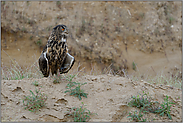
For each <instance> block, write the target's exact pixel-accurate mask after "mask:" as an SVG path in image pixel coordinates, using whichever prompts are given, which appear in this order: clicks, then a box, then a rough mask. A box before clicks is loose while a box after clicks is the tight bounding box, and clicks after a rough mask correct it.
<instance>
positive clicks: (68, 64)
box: [59, 53, 75, 74]
mask: <svg viewBox="0 0 183 123" xmlns="http://www.w3.org/2000/svg"><path fill="white" fill-rule="evenodd" d="M74 62H75V59H74V57H73V56H71V55H70V54H69V53H67V55H66V58H65V60H64V63H63V64H62V67H61V68H60V70H59V71H60V74H62V73H67V72H68V71H69V70H70V69H71V68H72V66H73V65H74Z"/></svg>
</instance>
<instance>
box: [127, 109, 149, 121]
mask: <svg viewBox="0 0 183 123" xmlns="http://www.w3.org/2000/svg"><path fill="white" fill-rule="evenodd" d="M128 118H131V120H132V121H135V122H146V121H147V119H143V114H142V113H141V111H139V114H138V113H137V111H135V112H133V114H132V113H131V112H129V116H128Z"/></svg>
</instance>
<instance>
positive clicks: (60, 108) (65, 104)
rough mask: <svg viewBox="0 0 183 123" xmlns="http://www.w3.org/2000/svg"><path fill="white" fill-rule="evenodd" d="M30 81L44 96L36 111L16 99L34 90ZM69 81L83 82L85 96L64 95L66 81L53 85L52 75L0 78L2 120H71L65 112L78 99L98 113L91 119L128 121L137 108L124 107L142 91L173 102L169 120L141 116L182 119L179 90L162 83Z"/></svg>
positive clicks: (90, 78)
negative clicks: (40, 77)
mask: <svg viewBox="0 0 183 123" xmlns="http://www.w3.org/2000/svg"><path fill="white" fill-rule="evenodd" d="M34 81H37V82H38V83H39V86H38V87H41V91H42V92H43V93H45V94H47V95H48V99H47V101H46V106H45V107H44V108H42V109H41V110H40V111H39V112H38V113H37V114H36V113H33V112H30V111H28V110H25V109H24V107H23V103H22V100H20V99H23V97H24V95H26V96H27V95H30V92H29V90H32V91H33V92H35V86H34V85H33V84H32V82H34ZM73 81H78V82H81V83H84V82H87V84H86V85H84V86H83V87H82V89H84V90H85V92H86V93H88V98H82V100H81V101H79V99H78V98H77V97H74V96H70V95H69V94H68V93H66V94H65V93H64V91H65V90H66V88H65V87H66V85H67V83H68V81H66V80H62V81H61V82H60V83H57V84H54V83H53V78H43V79H23V80H10V81H9V80H2V83H1V87H2V91H1V115H2V116H1V118H2V121H60V122H61V121H71V118H70V117H68V116H67V115H66V113H65V112H66V111H67V110H68V109H70V108H72V107H79V106H81V102H84V104H86V105H87V106H86V108H87V109H89V110H90V111H92V112H94V113H97V114H98V115H93V116H91V120H90V121H91V122H99V121H106V122H107V121H112V122H116V121H117V122H126V121H130V119H129V118H127V116H128V113H129V112H130V111H135V110H138V109H137V108H132V107H128V106H127V102H129V101H130V99H131V96H132V95H134V96H135V95H137V94H138V93H141V94H142V92H143V91H145V92H148V93H149V94H150V95H151V96H152V98H153V99H154V100H156V101H158V102H162V101H163V99H164V97H165V96H166V95H168V96H170V99H171V101H172V102H175V105H174V106H173V107H172V108H171V110H172V111H171V115H172V118H173V120H168V118H167V117H166V116H164V117H159V116H156V115H155V114H152V113H148V114H147V115H145V118H147V119H148V120H149V121H152V119H153V118H154V119H155V120H154V121H173V122H177V121H179V122H181V121H182V117H181V116H182V110H181V109H182V104H181V97H182V92H181V90H180V89H177V88H173V87H170V86H164V85H151V84H149V83H147V82H143V81H138V82H135V81H131V80H129V79H127V78H124V77H119V76H113V75H98V76H91V75H86V76H81V77H75V78H74V79H73ZM132 90H133V91H132Z"/></svg>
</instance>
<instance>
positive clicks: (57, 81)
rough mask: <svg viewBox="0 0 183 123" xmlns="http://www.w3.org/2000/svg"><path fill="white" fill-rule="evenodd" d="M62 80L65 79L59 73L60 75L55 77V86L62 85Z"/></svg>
mask: <svg viewBox="0 0 183 123" xmlns="http://www.w3.org/2000/svg"><path fill="white" fill-rule="evenodd" d="M61 80H64V77H63V76H61V74H60V73H59V72H58V74H57V75H56V76H54V80H53V83H54V84H56V83H60V81H61Z"/></svg>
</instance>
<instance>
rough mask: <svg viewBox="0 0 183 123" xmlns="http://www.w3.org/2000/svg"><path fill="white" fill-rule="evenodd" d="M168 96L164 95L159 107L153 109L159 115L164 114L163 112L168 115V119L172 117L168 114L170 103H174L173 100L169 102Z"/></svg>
mask: <svg viewBox="0 0 183 123" xmlns="http://www.w3.org/2000/svg"><path fill="white" fill-rule="evenodd" d="M168 98H169V97H168V96H167V95H166V97H165V99H164V102H163V104H161V107H160V108H159V109H158V110H156V111H155V113H158V114H159V115H160V116H164V115H165V114H166V115H167V116H168V118H169V119H172V117H171V115H170V111H171V110H170V108H171V106H172V105H171V104H175V103H173V102H169V100H168Z"/></svg>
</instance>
